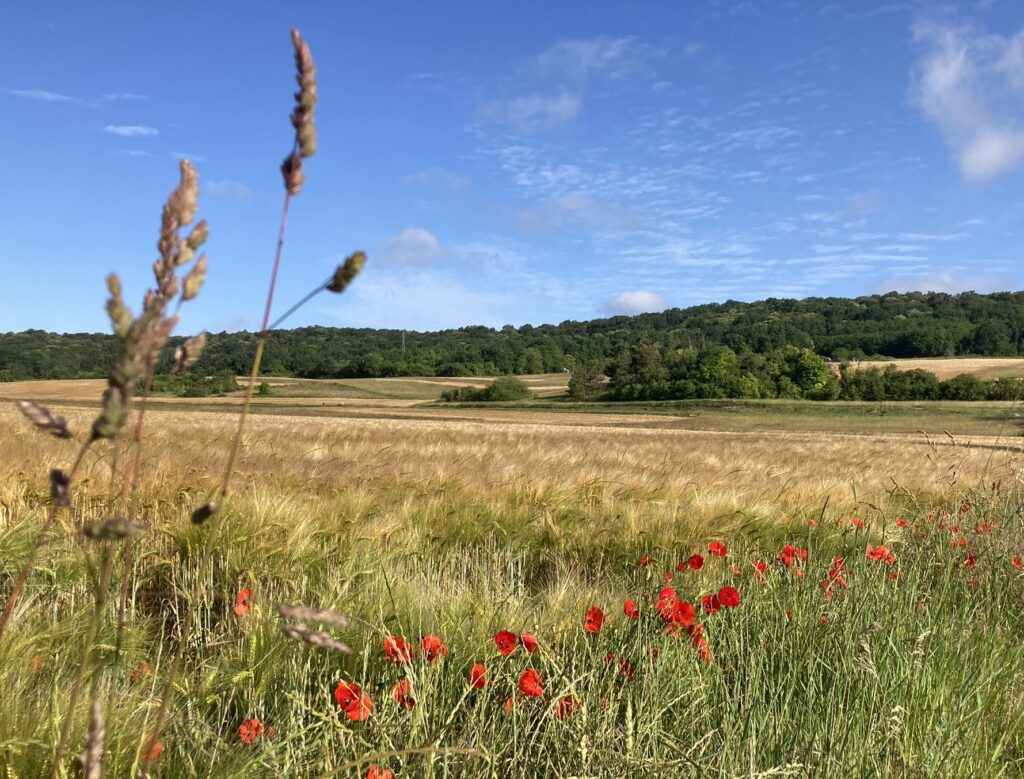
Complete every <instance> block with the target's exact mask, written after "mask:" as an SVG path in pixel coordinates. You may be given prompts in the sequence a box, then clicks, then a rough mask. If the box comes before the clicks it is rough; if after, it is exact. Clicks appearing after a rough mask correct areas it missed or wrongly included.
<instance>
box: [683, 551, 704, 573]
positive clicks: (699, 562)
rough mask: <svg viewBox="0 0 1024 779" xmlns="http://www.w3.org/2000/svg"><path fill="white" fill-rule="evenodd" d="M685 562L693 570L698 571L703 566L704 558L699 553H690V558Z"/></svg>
mask: <svg viewBox="0 0 1024 779" xmlns="http://www.w3.org/2000/svg"><path fill="white" fill-rule="evenodd" d="M686 564H687V565H688V566H690V568H692V569H693V570H694V571H699V570H700V569H701V568H703V567H704V558H703V557H701V556H700V555H699V554H692V555H690V559H689V560H687V561H686Z"/></svg>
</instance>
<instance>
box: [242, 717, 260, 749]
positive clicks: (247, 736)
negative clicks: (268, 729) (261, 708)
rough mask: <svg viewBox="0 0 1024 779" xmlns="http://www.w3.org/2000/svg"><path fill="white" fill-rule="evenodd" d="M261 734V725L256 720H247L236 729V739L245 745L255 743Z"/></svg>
mask: <svg viewBox="0 0 1024 779" xmlns="http://www.w3.org/2000/svg"><path fill="white" fill-rule="evenodd" d="M262 732H263V723H262V722H260V721H259V720H258V719H248V720H246V721H245V722H243V723H242V726H241V727H240V728H239V729H238V737H239V738H240V739H242V741H244V742H245V743H246V744H254V743H256V739H258V738H259V737H260V734H261V733H262Z"/></svg>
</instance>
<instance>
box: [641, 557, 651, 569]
mask: <svg viewBox="0 0 1024 779" xmlns="http://www.w3.org/2000/svg"><path fill="white" fill-rule="evenodd" d="M649 562H651V558H650V557H648V556H647V555H644V556H643V557H641V558H640V567H641V568H646V567H647V564H648V563H649Z"/></svg>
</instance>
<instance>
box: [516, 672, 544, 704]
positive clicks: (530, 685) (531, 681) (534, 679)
mask: <svg viewBox="0 0 1024 779" xmlns="http://www.w3.org/2000/svg"><path fill="white" fill-rule="evenodd" d="M519 691H520V692H521V693H522V694H523V695H526V696H528V697H530V698H539V697H541V696H542V695H543V694H544V684H543V682H541V679H540V674H539V673H537V672H536V671H535V670H533V669H532V668H527V669H526V670H525V671H523V675H522V676H520V677H519Z"/></svg>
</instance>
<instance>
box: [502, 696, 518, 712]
mask: <svg viewBox="0 0 1024 779" xmlns="http://www.w3.org/2000/svg"><path fill="white" fill-rule="evenodd" d="M515 707H516V696H515V695H509V696H508V700H506V701H505V703H504V704H503V705H502V707H501V708H503V709H504V710H505V711H512V709H514V708H515Z"/></svg>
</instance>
